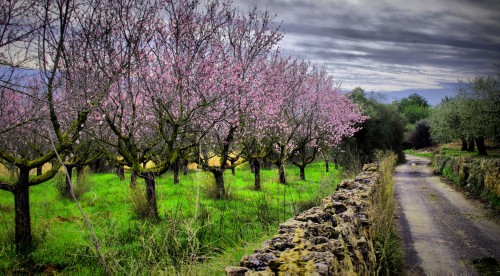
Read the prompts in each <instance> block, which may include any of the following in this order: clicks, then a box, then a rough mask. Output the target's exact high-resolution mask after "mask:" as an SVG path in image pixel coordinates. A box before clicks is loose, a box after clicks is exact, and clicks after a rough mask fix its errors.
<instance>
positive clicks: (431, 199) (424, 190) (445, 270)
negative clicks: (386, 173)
mask: <svg viewBox="0 0 500 276" xmlns="http://www.w3.org/2000/svg"><path fill="white" fill-rule="evenodd" d="M406 159H407V162H406V163H405V164H402V165H399V166H398V167H397V168H396V170H395V173H394V180H395V182H396V198H397V201H398V210H397V217H398V224H399V228H400V231H401V237H402V239H403V243H404V247H405V256H406V270H407V271H408V273H409V274H416V275H421V274H424V273H425V274H427V275H477V274H478V272H477V271H476V270H475V268H474V265H473V260H475V259H481V258H486V257H492V258H495V259H496V260H497V261H500V224H499V223H498V220H493V219H491V218H490V217H491V216H489V215H488V212H487V210H485V209H484V208H482V207H481V205H480V204H479V203H477V202H474V201H471V200H468V199H467V198H465V197H464V196H463V195H462V194H461V193H459V192H457V191H455V190H454V189H452V188H451V187H450V186H449V185H447V184H445V183H443V182H442V181H441V180H440V178H439V177H438V176H434V175H433V172H432V169H431V167H429V166H428V164H429V163H430V160H429V159H427V158H422V157H416V156H410V155H406Z"/></svg>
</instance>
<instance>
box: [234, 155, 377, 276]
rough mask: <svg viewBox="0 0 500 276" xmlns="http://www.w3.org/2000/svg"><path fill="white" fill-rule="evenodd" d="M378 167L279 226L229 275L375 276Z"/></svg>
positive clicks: (367, 168)
mask: <svg viewBox="0 0 500 276" xmlns="http://www.w3.org/2000/svg"><path fill="white" fill-rule="evenodd" d="M377 170H378V166H377V164H366V165H365V166H364V167H363V171H362V172H361V173H360V174H358V175H357V176H356V177H355V178H354V179H351V180H344V181H342V182H341V183H340V184H339V185H338V186H337V191H336V192H335V193H334V194H333V195H331V196H328V197H326V198H323V199H322V203H321V205H320V206H317V207H313V208H311V209H309V210H306V211H304V212H302V213H300V214H298V215H296V216H294V217H292V218H291V219H289V220H287V221H285V222H284V223H282V224H280V226H279V230H278V234H277V235H276V236H274V238H272V239H271V240H268V241H265V242H264V243H263V245H262V246H261V248H259V249H257V250H255V253H253V254H250V255H247V256H244V257H243V258H242V259H241V261H240V266H230V267H227V268H226V269H225V271H226V275H228V276H240V275H241V276H242V275H274V274H276V273H278V272H280V271H281V272H285V273H288V274H290V275H295V274H304V273H306V272H309V273H312V275H337V274H346V273H355V274H358V275H359V274H373V273H374V272H375V270H376V266H377V264H376V257H375V250H374V248H373V240H372V238H373V233H372V232H373V231H372V230H371V225H372V213H371V212H372V209H371V206H372V204H373V198H374V195H375V190H376V188H377V184H378V183H377V182H378V172H377Z"/></svg>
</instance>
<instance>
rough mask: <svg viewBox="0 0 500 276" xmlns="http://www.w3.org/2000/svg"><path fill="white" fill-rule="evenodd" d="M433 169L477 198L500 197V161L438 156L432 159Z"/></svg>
mask: <svg viewBox="0 0 500 276" xmlns="http://www.w3.org/2000/svg"><path fill="white" fill-rule="evenodd" d="M432 167H433V168H434V171H435V172H436V173H438V174H442V175H443V176H445V177H447V178H448V179H449V180H450V181H451V182H453V183H455V184H456V185H458V186H460V187H462V188H463V189H464V190H465V191H466V192H468V193H470V194H472V195H474V196H476V197H479V198H482V199H485V200H490V199H491V198H494V199H496V198H499V197H500V159H483V158H474V159H472V158H470V157H469V156H462V157H456V156H445V155H439V154H436V155H434V156H433V158H432Z"/></svg>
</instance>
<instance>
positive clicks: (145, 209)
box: [128, 186, 150, 219]
mask: <svg viewBox="0 0 500 276" xmlns="http://www.w3.org/2000/svg"><path fill="white" fill-rule="evenodd" d="M128 199H129V201H130V203H131V207H132V211H133V213H134V214H135V215H136V217H137V218H139V219H144V218H147V217H149V214H150V209H149V205H148V200H147V198H146V191H145V189H144V188H142V187H140V186H139V187H138V186H136V187H134V188H131V189H130V191H129V194H128Z"/></svg>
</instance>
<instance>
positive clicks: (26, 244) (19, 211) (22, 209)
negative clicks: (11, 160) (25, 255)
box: [13, 168, 32, 252]
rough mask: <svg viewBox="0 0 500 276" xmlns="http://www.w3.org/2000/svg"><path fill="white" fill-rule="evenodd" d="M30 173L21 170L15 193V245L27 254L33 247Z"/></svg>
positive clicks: (26, 170)
mask: <svg viewBox="0 0 500 276" xmlns="http://www.w3.org/2000/svg"><path fill="white" fill-rule="evenodd" d="M29 173H30V171H29V169H26V168H22V169H20V172H19V180H18V181H17V184H16V188H15V190H14V191H13V193H14V208H15V221H16V233H15V239H14V243H15V245H16V248H17V250H18V251H19V252H27V251H29V250H30V249H31V247H32V237H31V219H30V197H29Z"/></svg>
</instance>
